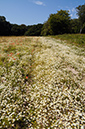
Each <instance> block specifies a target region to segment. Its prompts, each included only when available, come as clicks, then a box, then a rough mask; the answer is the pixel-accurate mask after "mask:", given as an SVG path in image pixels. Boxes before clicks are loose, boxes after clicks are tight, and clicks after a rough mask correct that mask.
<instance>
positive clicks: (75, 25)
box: [70, 19, 80, 33]
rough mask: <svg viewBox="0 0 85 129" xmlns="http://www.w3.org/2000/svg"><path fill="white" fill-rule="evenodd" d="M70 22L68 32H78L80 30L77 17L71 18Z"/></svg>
mask: <svg viewBox="0 0 85 129" xmlns="http://www.w3.org/2000/svg"><path fill="white" fill-rule="evenodd" d="M70 24H71V26H70V27H71V29H70V32H71V33H79V31H80V22H79V19H71V21H70Z"/></svg>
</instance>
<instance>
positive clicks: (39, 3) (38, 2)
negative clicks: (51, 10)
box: [34, 1, 45, 6]
mask: <svg viewBox="0 0 85 129" xmlns="http://www.w3.org/2000/svg"><path fill="white" fill-rule="evenodd" d="M34 3H35V4H37V5H43V6H45V4H44V3H43V2H42V1H34Z"/></svg>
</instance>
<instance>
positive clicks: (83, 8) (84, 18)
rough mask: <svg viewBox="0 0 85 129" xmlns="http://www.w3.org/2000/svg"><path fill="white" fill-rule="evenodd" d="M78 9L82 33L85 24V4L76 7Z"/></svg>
mask: <svg viewBox="0 0 85 129" xmlns="http://www.w3.org/2000/svg"><path fill="white" fill-rule="evenodd" d="M76 9H77V15H78V16H79V21H80V25H81V28H80V33H81V32H82V29H83V24H84V23H85V4H84V5H79V6H78V7H76Z"/></svg>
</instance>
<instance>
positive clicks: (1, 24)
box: [0, 4, 85, 36]
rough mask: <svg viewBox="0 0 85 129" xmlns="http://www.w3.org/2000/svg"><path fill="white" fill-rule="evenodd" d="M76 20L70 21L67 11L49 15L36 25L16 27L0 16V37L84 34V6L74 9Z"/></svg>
mask: <svg viewBox="0 0 85 129" xmlns="http://www.w3.org/2000/svg"><path fill="white" fill-rule="evenodd" d="M76 10H77V15H78V19H71V17H70V14H69V11H68V10H60V11H57V13H55V14H50V16H49V18H48V20H47V21H46V22H45V23H43V24H37V25H28V26H26V25H24V24H22V25H17V24H11V23H10V22H8V21H6V18H5V17H4V16H0V35H1V36H9V35H15V36H22V35H25V36H40V35H44V36H46V35H57V34H65V33H66V34H67V33H70V34H71V33H85V4H84V5H79V6H78V7H76Z"/></svg>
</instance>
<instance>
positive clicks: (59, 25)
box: [41, 10, 70, 35]
mask: <svg viewBox="0 0 85 129" xmlns="http://www.w3.org/2000/svg"><path fill="white" fill-rule="evenodd" d="M46 26H47V28H46ZM69 29H70V16H69V11H66V10H60V11H58V12H57V13H56V14H51V15H50V17H49V18H48V21H47V22H46V23H45V24H44V26H43V30H42V32H41V33H42V34H43V33H44V34H51V35H56V34H63V33H69Z"/></svg>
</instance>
